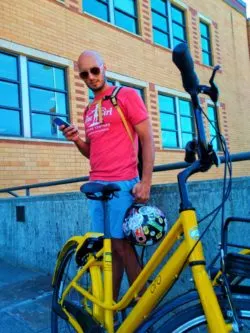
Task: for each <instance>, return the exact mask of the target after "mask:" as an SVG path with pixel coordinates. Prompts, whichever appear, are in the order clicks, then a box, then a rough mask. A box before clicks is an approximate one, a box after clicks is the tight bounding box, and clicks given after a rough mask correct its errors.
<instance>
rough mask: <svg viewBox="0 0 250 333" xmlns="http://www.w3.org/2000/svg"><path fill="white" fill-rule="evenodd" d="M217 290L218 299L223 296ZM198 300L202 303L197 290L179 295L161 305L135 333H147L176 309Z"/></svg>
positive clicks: (217, 289) (218, 289)
mask: <svg viewBox="0 0 250 333" xmlns="http://www.w3.org/2000/svg"><path fill="white" fill-rule="evenodd" d="M215 290H216V295H217V297H220V296H221V295H223V293H222V292H221V290H220V288H215ZM196 300H197V301H198V302H200V300H199V294H198V292H197V291H196V290H189V291H188V292H186V293H185V294H182V295H179V296H177V297H176V298H174V299H172V300H170V301H168V302H166V303H164V304H162V305H160V306H159V307H157V308H156V309H155V310H154V311H153V312H152V313H151V314H150V315H149V317H148V318H147V320H146V321H144V322H143V323H142V324H141V326H140V327H138V328H137V330H136V331H135V333H145V332H146V331H147V329H148V328H150V326H151V325H152V324H153V323H155V322H157V321H158V320H160V319H161V318H163V317H164V316H165V315H167V314H168V313H170V312H171V311H174V310H175V309H176V308H178V307H181V306H183V305H186V304H188V303H190V302H193V301H196Z"/></svg>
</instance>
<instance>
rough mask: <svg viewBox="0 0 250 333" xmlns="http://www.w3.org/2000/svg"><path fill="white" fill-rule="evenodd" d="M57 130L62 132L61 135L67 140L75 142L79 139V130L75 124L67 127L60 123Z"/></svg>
mask: <svg viewBox="0 0 250 333" xmlns="http://www.w3.org/2000/svg"><path fill="white" fill-rule="evenodd" d="M59 130H60V131H62V132H63V135H64V136H65V138H67V140H69V141H73V142H76V141H78V140H79V138H80V136H79V131H78V128H77V127H76V126H75V125H70V126H68V127H66V126H64V125H62V126H60V127H59Z"/></svg>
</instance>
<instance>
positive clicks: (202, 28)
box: [200, 22, 209, 37]
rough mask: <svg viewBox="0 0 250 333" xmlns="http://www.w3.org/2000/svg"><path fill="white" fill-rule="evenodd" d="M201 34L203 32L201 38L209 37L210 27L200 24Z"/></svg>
mask: <svg viewBox="0 0 250 333" xmlns="http://www.w3.org/2000/svg"><path fill="white" fill-rule="evenodd" d="M200 32H201V36H204V37H209V29H208V25H207V24H205V23H203V22H200Z"/></svg>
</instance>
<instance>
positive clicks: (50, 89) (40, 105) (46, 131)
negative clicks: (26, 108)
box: [28, 61, 68, 139]
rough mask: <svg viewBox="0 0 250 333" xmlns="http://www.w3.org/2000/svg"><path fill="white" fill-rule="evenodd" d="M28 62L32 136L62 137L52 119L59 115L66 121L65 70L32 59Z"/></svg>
mask: <svg viewBox="0 0 250 333" xmlns="http://www.w3.org/2000/svg"><path fill="white" fill-rule="evenodd" d="M28 64H29V73H28V74H29V95H30V108H31V132H32V136H33V137H39V138H51V139H64V136H63V135H62V134H61V132H60V131H59V130H58V128H57V126H56V125H54V123H53V119H54V118H55V116H60V117H61V118H62V119H64V120H66V121H68V110H67V101H66V99H67V91H66V90H65V88H66V83H65V71H64V69H62V68H58V67H53V66H50V65H47V64H42V63H37V62H34V61H29V62H28Z"/></svg>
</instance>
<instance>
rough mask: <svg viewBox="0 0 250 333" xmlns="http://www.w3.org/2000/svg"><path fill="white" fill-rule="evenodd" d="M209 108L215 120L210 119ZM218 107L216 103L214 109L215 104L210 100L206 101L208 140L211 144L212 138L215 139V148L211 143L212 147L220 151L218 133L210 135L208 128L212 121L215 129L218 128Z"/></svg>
mask: <svg viewBox="0 0 250 333" xmlns="http://www.w3.org/2000/svg"><path fill="white" fill-rule="evenodd" d="M209 108H210V109H212V110H213V116H214V119H215V120H211V119H210V117H209ZM218 108H219V106H218V105H217V109H216V107H215V105H214V104H213V103H212V102H210V101H208V102H207V117H208V119H209V120H207V122H208V134H209V140H210V142H212V144H213V142H214V140H216V146H217V148H215V147H214V145H213V147H214V149H215V151H218V152H220V151H221V150H222V149H221V143H220V140H219V137H218V134H217V133H216V135H215V136H213V137H212V135H211V130H210V128H211V126H212V125H211V123H210V122H212V123H213V126H215V128H216V129H219V128H220V120H219V117H218V112H217V111H218ZM212 140H213V141H212Z"/></svg>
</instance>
